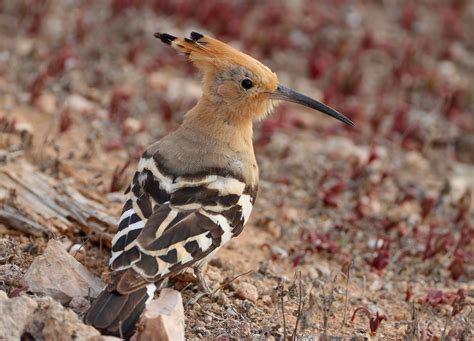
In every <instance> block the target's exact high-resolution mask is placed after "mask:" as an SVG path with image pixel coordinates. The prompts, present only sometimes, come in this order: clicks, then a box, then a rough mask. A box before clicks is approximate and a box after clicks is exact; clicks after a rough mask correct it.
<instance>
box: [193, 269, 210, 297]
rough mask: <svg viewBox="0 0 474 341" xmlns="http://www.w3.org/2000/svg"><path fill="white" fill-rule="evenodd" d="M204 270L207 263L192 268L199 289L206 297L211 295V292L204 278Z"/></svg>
mask: <svg viewBox="0 0 474 341" xmlns="http://www.w3.org/2000/svg"><path fill="white" fill-rule="evenodd" d="M206 268H207V263H201V264H199V265H198V266H196V267H195V268H194V274H195V275H196V277H197V279H198V281H199V289H201V290H202V291H203V292H204V293H206V294H207V295H211V294H212V290H211V288H209V285H208V284H207V282H206V278H205V277H204V271H205V270H206Z"/></svg>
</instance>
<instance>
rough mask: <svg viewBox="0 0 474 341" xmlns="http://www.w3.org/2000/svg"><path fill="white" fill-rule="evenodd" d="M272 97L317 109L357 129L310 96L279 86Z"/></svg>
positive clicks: (346, 119)
mask: <svg viewBox="0 0 474 341" xmlns="http://www.w3.org/2000/svg"><path fill="white" fill-rule="evenodd" d="M270 97H271V98H272V99H277V100H284V101H288V102H293V103H298V104H301V105H304V106H306V107H308V108H311V109H315V110H318V111H320V112H322V113H324V114H326V115H329V116H332V117H334V118H335V119H337V120H339V121H341V122H344V123H345V124H347V125H350V126H351V127H355V124H354V122H352V121H351V120H350V119H349V118H347V117H346V116H344V115H343V114H341V113H339V112H337V111H336V110H334V109H333V108H331V107H328V106H327V105H325V104H323V103H321V102H318V101H316V100H315V99H312V98H310V97H308V96H305V95H303V94H301V93H299V92H297V91H295V90H292V89H290V88H287V87H286V86H283V85H278V87H277V89H276V90H275V91H274V92H272V93H271V95H270Z"/></svg>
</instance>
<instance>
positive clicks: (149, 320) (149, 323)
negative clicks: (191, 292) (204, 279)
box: [131, 288, 184, 341]
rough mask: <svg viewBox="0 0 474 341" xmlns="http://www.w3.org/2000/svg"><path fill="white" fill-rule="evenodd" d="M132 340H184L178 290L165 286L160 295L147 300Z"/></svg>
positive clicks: (181, 303)
mask: <svg viewBox="0 0 474 341" xmlns="http://www.w3.org/2000/svg"><path fill="white" fill-rule="evenodd" d="M137 330H138V332H137V333H136V334H135V335H134V336H133V337H132V339H131V340H133V341H150V340H151V341H153V340H160V341H161V340H162V341H180V340H184V308H183V299H182V298H181V294H180V292H179V291H176V290H174V289H170V288H165V289H162V290H161V292H160V297H159V298H158V299H156V300H153V301H151V302H149V303H148V304H147V305H146V308H145V311H144V312H143V314H142V317H141V320H140V325H139V327H138V328H137Z"/></svg>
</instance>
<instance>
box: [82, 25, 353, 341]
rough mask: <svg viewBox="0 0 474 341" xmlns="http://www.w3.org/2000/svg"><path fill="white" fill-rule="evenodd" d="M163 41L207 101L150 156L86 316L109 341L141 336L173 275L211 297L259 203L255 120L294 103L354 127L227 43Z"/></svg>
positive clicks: (193, 38)
mask: <svg viewBox="0 0 474 341" xmlns="http://www.w3.org/2000/svg"><path fill="white" fill-rule="evenodd" d="M155 37H156V38H158V39H159V40H161V42H163V43H165V44H167V45H170V46H171V47H172V48H174V49H175V50H177V51H178V52H180V53H183V54H185V55H186V56H187V58H188V59H189V60H190V61H191V62H192V63H193V64H194V65H195V66H196V67H197V68H198V69H199V70H200V71H201V73H202V95H201V97H200V98H199V100H198V101H197V103H196V105H195V106H194V107H193V108H191V109H190V110H189V111H188V112H187V113H186V114H185V116H184V119H183V122H182V123H181V125H180V126H179V128H177V129H176V130H175V131H173V132H171V133H169V134H168V135H166V136H165V137H163V138H162V139H160V140H159V141H157V142H155V143H154V144H152V145H150V146H149V147H148V148H147V149H146V150H145V151H144V153H143V155H142V156H141V159H140V160H139V162H138V165H137V169H136V172H135V173H134V175H133V179H132V180H131V183H130V185H129V186H128V188H127V190H126V191H125V194H126V200H125V204H124V206H123V210H122V215H121V217H120V219H119V223H118V228H117V232H116V234H115V236H114V238H113V240H112V253H111V257H110V261H109V268H110V270H111V276H110V279H109V281H108V284H107V286H106V288H105V289H104V290H103V291H102V292H101V293H100V294H99V296H98V297H97V298H96V300H95V301H94V302H93V303H92V305H91V308H90V309H89V310H88V312H87V313H86V316H85V322H86V323H87V324H89V325H92V326H94V327H95V328H97V329H98V330H100V331H101V332H102V333H104V334H108V335H116V336H121V337H129V336H131V335H132V333H133V332H134V330H135V327H136V324H137V322H138V321H139V318H140V315H141V313H142V312H143V310H144V308H145V306H146V304H147V302H149V301H150V300H151V299H153V297H154V294H155V292H156V291H157V290H159V289H160V288H161V287H163V285H166V284H165V283H166V281H167V279H168V278H170V277H171V276H174V275H176V274H179V273H181V272H183V271H185V270H186V269H188V268H189V269H192V270H194V273H195V275H196V277H197V280H198V283H199V287H200V289H201V290H202V291H204V292H206V293H210V288H209V286H208V284H207V282H206V280H205V277H204V270H205V268H206V264H207V262H208V261H209V260H210V259H211V258H212V257H213V256H214V255H215V254H216V252H218V250H219V249H220V248H221V247H223V245H225V244H226V243H227V242H228V241H229V240H231V239H232V238H235V237H237V236H238V235H239V234H240V233H241V232H242V230H243V228H244V225H245V224H246V223H247V222H248V220H249V217H250V214H251V211H252V208H253V206H254V204H255V200H256V197H257V192H258V182H259V172H258V165H257V162H256V158H255V153H254V148H253V142H252V135H253V124H254V122H255V121H258V120H262V119H264V118H265V117H267V116H268V115H269V114H270V113H271V112H272V110H273V108H274V107H275V106H276V105H277V104H278V103H280V102H281V101H289V102H293V103H297V104H301V105H304V106H306V107H309V108H312V109H315V110H317V111H319V112H322V113H324V114H327V115H329V116H332V117H334V118H336V119H337V120H339V121H342V122H344V123H345V124H347V125H350V126H354V123H353V122H352V121H351V120H350V119H349V118H347V117H346V116H344V115H343V114H341V113H339V112H338V111H336V110H335V109H333V108H331V107H329V106H327V105H325V104H323V103H321V102H319V101H317V100H315V99H312V98H310V97H308V96H305V95H303V94H301V93H299V92H297V91H295V90H292V89H290V88H288V87H285V86H284V85H281V84H280V83H279V81H278V77H277V75H276V74H275V73H274V72H273V71H272V70H271V69H270V68H269V67H267V66H265V65H264V64H262V63H261V62H259V61H258V60H256V59H254V58H252V57H250V56H249V55H247V54H245V53H243V52H241V51H239V50H237V49H235V48H233V47H231V46H230V45H228V44H226V43H224V42H221V41H220V40H217V39H215V38H211V37H210V36H207V35H203V34H200V33H197V32H191V34H190V35H189V37H185V38H178V37H175V36H172V35H170V34H167V33H155ZM184 95H185V94H183V96H184Z"/></svg>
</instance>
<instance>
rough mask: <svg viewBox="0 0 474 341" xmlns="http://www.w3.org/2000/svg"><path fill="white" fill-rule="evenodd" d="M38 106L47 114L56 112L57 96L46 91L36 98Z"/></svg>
mask: <svg viewBox="0 0 474 341" xmlns="http://www.w3.org/2000/svg"><path fill="white" fill-rule="evenodd" d="M36 106H37V107H38V109H39V110H41V111H42V112H44V113H45V114H50V115H52V114H54V113H55V112H56V110H57V105H56V97H54V95H53V94H51V93H48V92H45V93H43V94H42V95H41V96H39V97H38V99H37V100H36Z"/></svg>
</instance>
